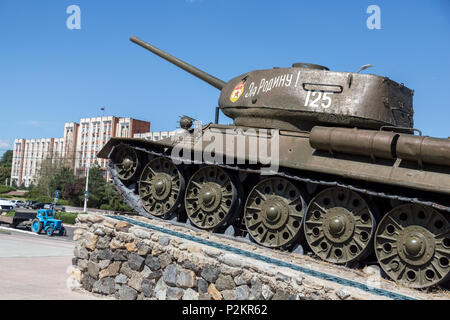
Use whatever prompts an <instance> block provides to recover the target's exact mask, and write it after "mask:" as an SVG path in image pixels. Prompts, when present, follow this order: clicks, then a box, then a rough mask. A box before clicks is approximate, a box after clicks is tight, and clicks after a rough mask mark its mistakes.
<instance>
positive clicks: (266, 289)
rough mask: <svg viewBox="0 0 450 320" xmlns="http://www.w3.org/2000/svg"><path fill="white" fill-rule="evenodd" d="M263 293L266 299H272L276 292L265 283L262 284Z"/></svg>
mask: <svg viewBox="0 0 450 320" xmlns="http://www.w3.org/2000/svg"><path fill="white" fill-rule="evenodd" d="M261 294H262V296H263V298H264V300H270V299H272V297H273V294H274V293H273V292H272V290H270V287H269V286H268V285H266V284H264V285H263V286H262V290H261Z"/></svg>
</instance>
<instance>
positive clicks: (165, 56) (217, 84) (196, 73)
mask: <svg viewBox="0 0 450 320" xmlns="http://www.w3.org/2000/svg"><path fill="white" fill-rule="evenodd" d="M130 41H132V42H134V43H136V44H138V45H140V46H141V47H143V48H145V49H147V50H149V51H150V52H152V53H154V54H156V55H157V56H160V57H161V58H163V59H165V60H167V61H169V62H170V63H172V64H174V65H176V66H177V67H179V68H181V69H183V70H184V71H187V72H189V73H190V74H192V75H194V76H196V77H197V78H200V79H202V80H203V81H205V82H207V83H209V84H210V85H212V86H213V87H215V88H217V89H219V90H222V88H223V87H224V86H225V82H224V81H222V80H220V79H218V78H216V77H214V76H212V75H210V74H209V73H206V72H204V71H202V70H200V69H198V68H196V67H194V66H192V65H190V64H189V63H187V62H184V61H183V60H180V59H178V58H176V57H174V56H172V55H170V54H168V53H167V52H165V51H163V50H161V49H158V48H156V47H155V46H152V45H151V44H149V43H147V42H145V41H142V40H141V39H139V38H137V37H134V36H133V37H130Z"/></svg>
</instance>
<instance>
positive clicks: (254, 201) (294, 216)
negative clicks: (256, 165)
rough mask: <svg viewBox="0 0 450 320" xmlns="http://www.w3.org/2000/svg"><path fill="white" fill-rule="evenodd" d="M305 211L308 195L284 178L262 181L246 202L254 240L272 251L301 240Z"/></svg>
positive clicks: (248, 227) (250, 233)
mask: <svg viewBox="0 0 450 320" xmlns="http://www.w3.org/2000/svg"><path fill="white" fill-rule="evenodd" d="M305 209H306V202H305V193H304V192H303V191H301V190H300V189H299V188H298V187H297V186H296V185H295V184H294V183H292V182H291V181H289V180H287V179H284V178H278V177H276V178H268V179H264V180H262V181H261V182H259V183H258V184H257V185H256V186H255V187H254V188H253V189H252V191H251V192H250V194H249V195H248V197H247V201H246V203H245V213H244V221H245V226H246V229H247V231H248V233H249V235H250V236H251V237H252V239H253V240H254V241H255V242H257V243H259V244H260V245H263V246H265V247H269V248H281V247H286V246H288V245H290V244H292V243H294V242H295V241H297V240H299V239H300V238H301V236H302V234H303V232H302V230H301V229H302V224H303V215H304V210H305Z"/></svg>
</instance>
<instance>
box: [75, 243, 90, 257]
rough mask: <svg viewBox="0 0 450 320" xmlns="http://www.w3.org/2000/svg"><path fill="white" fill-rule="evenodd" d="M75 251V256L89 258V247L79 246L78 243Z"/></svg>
mask: <svg viewBox="0 0 450 320" xmlns="http://www.w3.org/2000/svg"><path fill="white" fill-rule="evenodd" d="M73 253H74V255H75V257H77V258H80V259H88V258H89V252H88V251H87V249H86V248H85V247H81V248H80V247H79V246H78V245H77V246H76V247H75V249H74V250H73Z"/></svg>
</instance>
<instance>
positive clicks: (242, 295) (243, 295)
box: [236, 285, 250, 300]
mask: <svg viewBox="0 0 450 320" xmlns="http://www.w3.org/2000/svg"><path fill="white" fill-rule="evenodd" d="M249 296H250V288H249V287H248V286H247V285H243V286H239V287H237V288H236V300H248V297H249Z"/></svg>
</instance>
